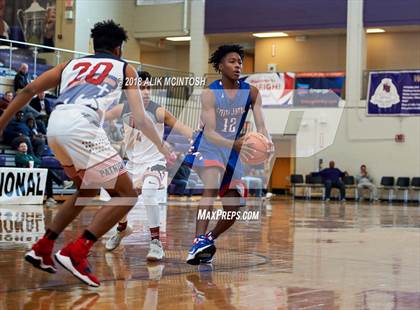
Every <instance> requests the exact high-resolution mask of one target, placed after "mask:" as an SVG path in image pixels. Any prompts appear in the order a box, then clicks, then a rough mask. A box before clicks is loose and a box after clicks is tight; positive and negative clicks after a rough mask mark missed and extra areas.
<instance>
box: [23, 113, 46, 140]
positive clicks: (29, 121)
mask: <svg viewBox="0 0 420 310" xmlns="http://www.w3.org/2000/svg"><path fill="white" fill-rule="evenodd" d="M26 125H27V126H28V127H29V129H30V130H31V131H32V135H34V136H37V137H39V138H43V139H44V140H46V138H45V134H46V129H45V126H43V124H42V123H41V124H39V122H36V121H35V118H34V117H33V116H32V115H31V114H29V115H28V117H27V118H26ZM40 125H41V126H40Z"/></svg>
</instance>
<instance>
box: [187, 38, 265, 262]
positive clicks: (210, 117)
mask: <svg viewBox="0 0 420 310" xmlns="http://www.w3.org/2000/svg"><path fill="white" fill-rule="evenodd" d="M243 57H244V52H243V49H242V47H241V46H239V45H222V46H220V47H219V48H218V49H217V50H216V51H215V52H214V53H213V54H212V56H211V57H210V60H209V63H211V64H212V65H213V67H214V69H215V70H216V71H217V72H219V73H221V75H222V78H221V79H220V80H216V81H214V82H213V83H212V84H210V86H209V89H207V90H205V91H204V92H203V94H202V98H201V99H202V112H201V122H202V130H201V132H200V133H199V134H198V136H197V137H196V139H195V141H194V143H193V145H192V150H191V151H190V153H189V154H188V155H187V156H186V158H185V162H186V163H187V164H189V165H190V166H192V167H193V168H194V169H195V170H196V171H197V172H198V174H199V176H200V178H201V180H202V181H203V183H204V192H203V198H202V199H201V200H200V204H199V208H198V212H197V215H198V214H200V213H201V214H203V211H207V212H209V211H211V210H212V207H213V203H214V200H215V199H216V198H217V196H218V195H219V196H220V197H221V198H222V204H223V209H224V210H225V211H238V209H239V207H240V206H241V204H243V199H242V197H245V196H246V188H245V186H244V184H243V182H242V181H241V177H242V176H243V167H242V163H241V160H240V158H239V152H241V156H243V157H245V158H249V157H251V156H252V155H253V152H254V150H253V149H252V145H247V144H245V143H244V139H243V137H240V134H241V131H242V129H243V126H244V123H245V120H246V117H247V114H248V111H249V110H250V109H252V111H253V116H254V121H255V126H256V129H257V131H258V132H260V133H262V134H263V135H264V136H266V137H267V138H268V140H269V141H270V144H271V150H270V152H272V151H273V144H272V142H271V138H270V136H269V134H268V132H267V129H266V127H265V123H264V118H263V112H262V108H261V97H260V95H259V93H258V90H257V88H255V87H254V86H251V85H249V84H248V83H246V82H244V81H242V80H240V75H241V70H242V59H243ZM234 222H235V219H219V221H218V222H217V224H216V226H215V227H214V228H213V229H212V230H210V231H208V230H207V228H208V224H209V220H203V219H199V218H198V217H197V223H196V232H195V239H194V241H193V245H192V247H191V249H190V251H189V253H188V257H187V263H188V264H191V265H198V264H200V263H210V262H211V261H212V259H213V255H214V253H215V252H216V247H215V245H214V241H215V239H216V238H217V237H219V236H220V235H221V234H222V233H223V232H225V231H226V230H227V229H228V228H229V227H231V226H232V225H233V223H234Z"/></svg>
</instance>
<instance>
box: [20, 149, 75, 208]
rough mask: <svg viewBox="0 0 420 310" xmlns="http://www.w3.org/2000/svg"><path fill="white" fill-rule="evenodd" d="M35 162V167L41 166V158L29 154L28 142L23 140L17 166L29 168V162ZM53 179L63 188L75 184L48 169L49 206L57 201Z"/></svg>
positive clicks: (46, 186) (46, 187)
mask: <svg viewBox="0 0 420 310" xmlns="http://www.w3.org/2000/svg"><path fill="white" fill-rule="evenodd" d="M30 161H33V162H34V168H40V167H41V160H40V159H39V158H38V157H36V156H33V155H30V154H28V145H27V144H26V142H21V143H20V144H19V146H18V152H17V153H16V155H15V164H16V167H21V168H29V162H30ZM53 181H54V182H55V183H56V184H57V185H60V186H63V188H69V187H71V186H72V185H73V181H63V180H61V179H60V177H59V176H58V175H57V174H56V173H55V172H54V171H53V170H51V169H48V173H47V182H46V184H45V195H46V196H47V200H46V203H47V205H48V206H53V205H55V204H56V203H57V201H55V199H54V197H53Z"/></svg>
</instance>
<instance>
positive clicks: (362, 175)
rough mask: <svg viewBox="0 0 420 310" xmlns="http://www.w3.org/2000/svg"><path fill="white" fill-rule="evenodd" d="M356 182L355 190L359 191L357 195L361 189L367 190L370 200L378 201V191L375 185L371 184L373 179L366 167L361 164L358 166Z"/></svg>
mask: <svg viewBox="0 0 420 310" xmlns="http://www.w3.org/2000/svg"><path fill="white" fill-rule="evenodd" d="M356 182H357V190H358V191H359V193H360V192H361V190H362V189H364V188H367V189H368V190H369V191H370V192H371V193H372V199H373V200H378V190H377V188H376V186H375V184H373V179H372V177H371V176H370V175H369V173H368V171H367V168H366V165H364V164H363V165H361V166H360V172H359V174H358V175H357V176H356ZM360 198H362V197H360Z"/></svg>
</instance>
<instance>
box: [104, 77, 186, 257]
mask: <svg viewBox="0 0 420 310" xmlns="http://www.w3.org/2000/svg"><path fill="white" fill-rule="evenodd" d="M138 74H139V78H140V81H141V83H140V91H141V94H142V98H143V104H144V107H145V108H146V113H147V114H148V115H149V117H150V119H151V120H152V121H153V122H154V124H155V126H156V128H157V130H158V133H159V135H160V137H161V138H162V139H163V132H164V125H167V126H169V127H170V128H171V129H174V130H175V131H177V132H178V133H180V134H182V135H183V136H185V137H186V138H187V139H188V140H191V138H192V133H193V131H192V129H191V128H189V127H187V126H185V125H184V124H182V123H181V122H179V121H178V120H177V119H176V118H175V116H173V115H172V114H171V113H170V112H169V111H167V110H166V109H165V108H164V107H161V106H160V105H158V104H157V103H155V102H153V101H152V100H151V91H150V84H151V79H152V77H151V75H150V74H149V73H148V72H145V71H143V72H139V73H138ZM121 116H122V118H123V122H124V144H125V148H126V154H127V157H128V159H129V160H128V162H127V169H128V171H129V173H130V175H131V177H132V181H133V184H134V187H135V188H138V189H139V190H140V189H141V196H139V200H138V201H137V204H138V205H142V204H144V206H145V207H146V212H147V220H148V224H149V229H150V236H151V241H150V249H149V253H148V254H147V256H146V258H147V260H149V261H159V260H161V259H163V257H164V256H165V253H164V250H163V247H162V243H161V241H160V234H159V226H160V214H159V203H158V197H157V196H158V190H161V189H165V192H166V189H167V186H166V185H167V184H164V182H163V181H164V180H163V179H164V176H165V171H166V159H165V157H164V156H163V155H162V154H161V153H160V152H159V150H158V148H157V147H156V145H155V144H153V143H152V141H150V140H149V139H147V138H146V137H144V135H143V134H142V133H141V132H140V131H139V130H137V129H135V128H133V127H132V124H131V121H130V118H131V113H130V111H129V107H128V106H127V105H125V104H119V105H117V106H115V107H114V108H113V109H111V110H110V111H108V112H107V113H106V115H105V119H106V120H113V119H117V118H119V117H121ZM173 160H175V158H174V159H173ZM137 204H136V205H137ZM131 232H132V229H131V228H130V227H129V226H128V225H127V218H126V217H124V218H123V219H122V220H121V221H120V222H119V223H118V227H117V231H116V232H115V234H114V235H113V236H112V237H111V238H110V239H109V240H108V241H107V243H106V245H105V247H106V249H107V250H109V251H112V250H114V249H115V248H117V247H118V245H119V244H120V243H121V240H122V239H123V238H124V237H125V236H127V235H129V234H130V233H131Z"/></svg>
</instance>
